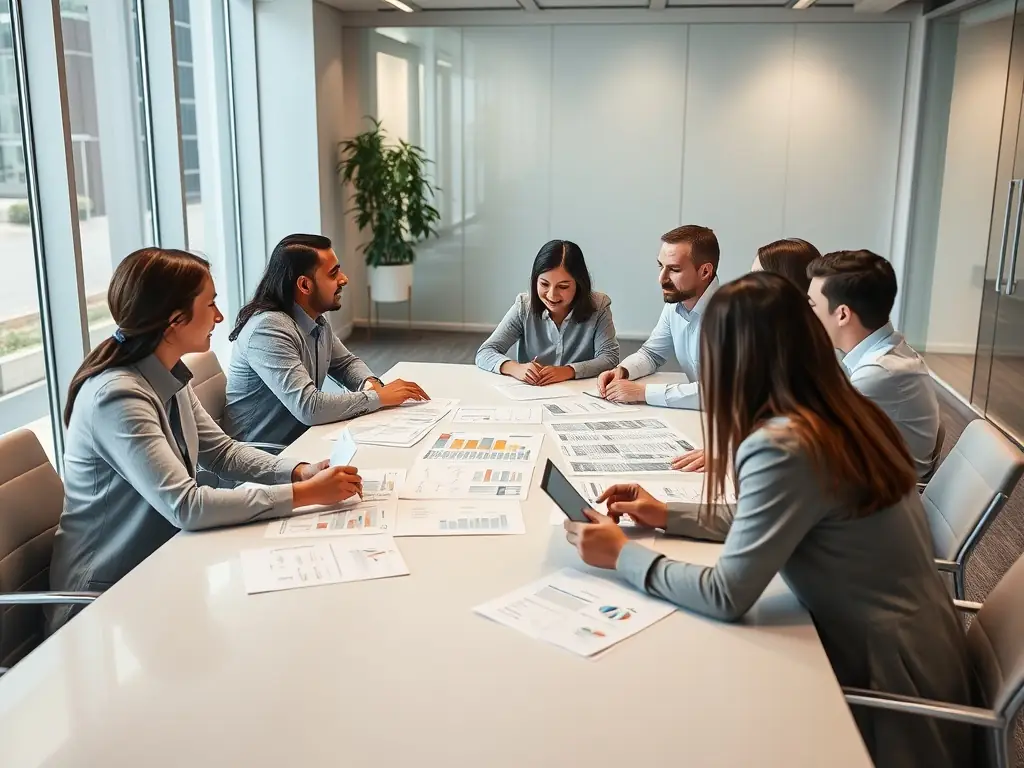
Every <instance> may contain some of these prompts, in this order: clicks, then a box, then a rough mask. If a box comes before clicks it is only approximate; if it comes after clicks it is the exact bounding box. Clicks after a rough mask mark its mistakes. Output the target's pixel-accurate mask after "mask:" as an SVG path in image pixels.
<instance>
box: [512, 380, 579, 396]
mask: <svg viewBox="0 0 1024 768" xmlns="http://www.w3.org/2000/svg"><path fill="white" fill-rule="evenodd" d="M502 378H504V379H507V381H500V382H498V383H497V384H495V385H494V388H495V389H496V390H498V391H499V392H501V394H503V395H504V396H505V397H507V398H508V399H509V400H550V399H552V398H554V397H571V396H572V395H575V394H576V392H575V391H574V390H573V389H571V388H570V387H565V386H562V385H561V384H547V385H545V386H543V387H537V386H534V385H533V384H527V383H526V382H523V381H517V380H516V379H512V378H509V377H508V376H504V377H502Z"/></svg>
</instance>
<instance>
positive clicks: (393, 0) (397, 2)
mask: <svg viewBox="0 0 1024 768" xmlns="http://www.w3.org/2000/svg"><path fill="white" fill-rule="evenodd" d="M802 1H803V0H801V2H802ZM811 1H812V2H813V1H814V0H811ZM384 2H385V3H389V4H390V5H393V6H395V8H397V9H398V10H400V11H405V12H406V13H412V11H413V9H412V8H410V7H409V6H408V5H406V4H405V3H403V2H402V0H384Z"/></svg>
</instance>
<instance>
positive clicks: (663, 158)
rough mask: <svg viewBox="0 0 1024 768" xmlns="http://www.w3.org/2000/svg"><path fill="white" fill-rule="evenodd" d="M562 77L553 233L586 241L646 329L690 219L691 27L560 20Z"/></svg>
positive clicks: (625, 307) (631, 328)
mask: <svg viewBox="0 0 1024 768" xmlns="http://www.w3.org/2000/svg"><path fill="white" fill-rule="evenodd" d="M553 80H554V82H553V94H552V98H551V103H552V109H553V115H552V153H551V164H552V179H551V208H552V228H551V231H552V236H553V237H560V238H565V239H568V240H573V241H575V242H576V243H578V244H579V245H580V247H581V248H582V249H583V253H584V255H585V256H586V258H587V264H588V265H589V267H590V271H591V273H592V275H593V277H594V281H595V286H596V288H597V289H598V290H601V291H604V292H605V293H607V294H609V295H610V296H611V297H612V311H613V313H614V316H615V324H616V328H617V329H618V331H619V333H620V334H631V335H633V334H638V335H644V336H645V335H646V334H647V333H649V332H650V330H651V328H653V327H654V323H655V322H656V321H657V319H658V314H659V312H660V311H661V308H662V306H663V305H662V298H661V290H660V288H659V286H658V277H657V264H656V260H657V255H658V247H659V237H660V236H661V235H662V233H664V232H666V231H668V230H670V229H672V228H673V227H675V226H677V225H678V224H680V221H679V200H680V189H681V181H682V180H681V174H682V151H683V140H682V139H683V113H684V100H685V97H686V94H685V89H686V86H685V83H686V27H683V26H678V25H670V24H666V25H661V26H618V27H615V26H578V27H555V39H554V77H553Z"/></svg>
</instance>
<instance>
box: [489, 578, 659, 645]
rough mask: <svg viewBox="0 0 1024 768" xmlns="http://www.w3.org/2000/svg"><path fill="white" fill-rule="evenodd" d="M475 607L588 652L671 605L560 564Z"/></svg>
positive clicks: (554, 641) (632, 632) (532, 633)
mask: <svg viewBox="0 0 1024 768" xmlns="http://www.w3.org/2000/svg"><path fill="white" fill-rule="evenodd" d="M474 610H475V611H476V612H477V613H479V614H480V615H481V616H486V617H487V618H489V619H492V620H493V621H496V622H498V623H499V624H504V625H505V626H506V627H511V628H512V629H517V630H519V631H520V632H522V633H523V634H525V635H528V636H529V637H532V638H534V639H536V640H544V641H545V642H548V643H552V644H553V645H557V646H560V647H562V648H565V649H567V650H570V651H572V652H573V653H578V654H579V655H581V656H593V655H594V654H596V653H600V652H601V651H604V650H606V649H608V648H610V647H611V646H613V645H615V644H616V643H619V642H622V641H623V640H625V639H626V638H628V637H631V636H632V635H635V634H636V633H637V632H640V631H642V630H644V629H647V628H648V627H650V626H651V625H652V624H655V623H656V622H658V621H661V620H662V619H663V618H665V617H666V616H668V615H669V614H671V613H672V612H673V611H675V607H673V606H672V605H670V604H669V603H666V602H663V601H661V600H657V599H655V598H653V597H650V596H648V595H645V594H642V593H640V592H637V591H636V590H634V589H630V588H629V587H626V586H623V585H620V584H618V583H617V582H614V581H611V580H608V579H603V578H600V577H598V576H592V575H590V574H588V573H583V572H582V571H577V570H575V569H574V568H564V569H562V570H561V571H556V572H555V573H552V574H549V575H548V576H545V577H544V578H542V579H538V580H537V581H535V582H533V583H531V584H528V585H527V586H525V587H522V588H521V589H517V590H515V591H514V592H510V593H509V594H507V595H505V596H503V597H499V598H498V599H496V600H491V601H490V602H487V603H484V604H483V605H479V606H477V607H476V608H474Z"/></svg>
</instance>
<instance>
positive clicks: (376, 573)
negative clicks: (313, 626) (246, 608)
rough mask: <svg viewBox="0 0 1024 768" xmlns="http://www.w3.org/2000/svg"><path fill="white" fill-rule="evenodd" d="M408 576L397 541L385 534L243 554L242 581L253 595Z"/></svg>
mask: <svg viewBox="0 0 1024 768" xmlns="http://www.w3.org/2000/svg"><path fill="white" fill-rule="evenodd" d="M408 573H409V569H408V568H407V567H406V565H405V560H404V559H403V558H402V553H401V552H399V551H398V546H397V545H396V544H395V540H394V539H393V538H391V536H388V535H384V534H379V535H377V536H359V537H354V538H351V539H336V540H334V541H331V542H313V543H309V544H297V545H290V546H280V547H267V548H265V549H246V550H243V551H242V578H243V580H244V581H245V591H246V592H247V593H248V594H250V595H252V594H256V593H258V592H277V591H279V590H283V589H298V588H301V587H316V586H320V585H321V584H340V583H342V582H348V581H365V580H367V579H385V578H389V577H391V576H405V575H407V574H408Z"/></svg>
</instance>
